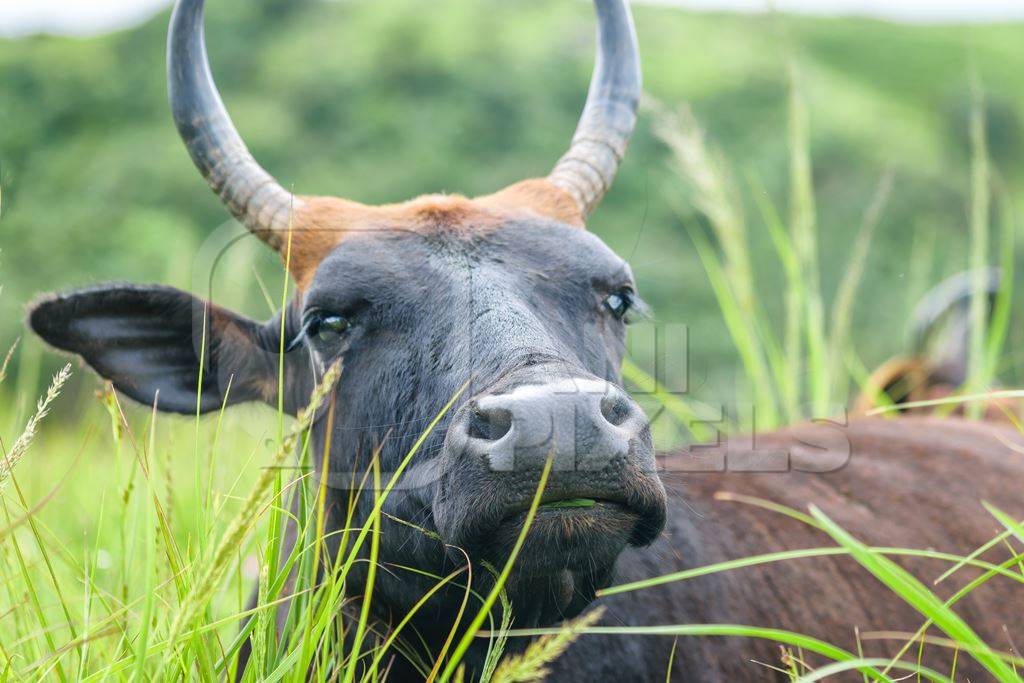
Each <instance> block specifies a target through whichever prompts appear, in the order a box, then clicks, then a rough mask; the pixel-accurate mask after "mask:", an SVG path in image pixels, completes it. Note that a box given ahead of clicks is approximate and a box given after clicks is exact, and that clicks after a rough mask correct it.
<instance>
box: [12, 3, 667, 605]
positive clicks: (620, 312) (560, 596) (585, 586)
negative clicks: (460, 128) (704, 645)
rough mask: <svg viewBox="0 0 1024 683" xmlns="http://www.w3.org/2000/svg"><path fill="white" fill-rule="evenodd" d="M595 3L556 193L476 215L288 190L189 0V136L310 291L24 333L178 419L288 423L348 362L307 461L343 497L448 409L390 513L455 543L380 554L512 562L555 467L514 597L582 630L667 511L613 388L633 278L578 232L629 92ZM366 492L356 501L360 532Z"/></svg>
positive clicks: (47, 311)
mask: <svg viewBox="0 0 1024 683" xmlns="http://www.w3.org/2000/svg"><path fill="white" fill-rule="evenodd" d="M595 6H596V8H597V13H598V17H599V25H600V26H599V40H598V43H599V47H598V56H597V65H596V68H595V71H594V77H593V81H592V83H591V88H590V94H589V96H588V99H587V103H586V107H585V109H584V111H583V115H582V118H581V120H580V123H579V127H578V129H577V131H576V134H575V136H574V138H573V141H572V144H571V146H570V148H569V151H568V152H567V153H566V154H565V155H564V156H563V157H562V158H561V159H560V160H559V161H558V163H557V164H556V166H555V167H554V169H553V170H552V172H551V173H550V174H549V175H548V176H547V177H544V178H540V179H534V180H527V181H524V182H520V183H517V184H515V185H512V186H511V187H508V188H506V189H504V190H501V191H499V192H497V193H495V194H491V195H488V196H484V197H478V198H475V199H467V198H465V197H461V196H447V195H435V196H426V197H420V198H418V199H415V200H412V201H409V202H406V203H402V204H396V205H389V206H377V207H371V206H365V205H362V204H358V203H356V202H352V201H348V200H344V199H338V198H334V197H311V196H299V195H293V194H291V193H290V192H289V191H287V190H285V189H284V188H283V187H282V186H281V185H280V184H279V183H278V182H277V181H276V180H275V179H274V178H273V177H272V176H270V175H269V174H268V173H267V172H266V171H265V170H264V169H262V168H261V167H260V166H259V165H258V164H257V163H256V162H255V161H254V160H253V158H252V156H250V154H249V152H248V150H247V149H246V147H245V145H244V143H243V141H242V139H241V138H240V137H239V135H238V133H237V132H236V130H235V128H234V126H233V125H232V123H231V120H230V118H229V117H228V114H227V112H226V111H225V109H224V106H223V104H222V102H221V99H220V97H219V95H218V93H217V90H216V87H215V85H214V83H213V79H212V76H211V73H210V68H209V64H208V62H207V57H206V49H205V45H204V39H203V27H202V9H203V1H202V0H179V2H178V4H177V7H176V9H175V12H174V15H173V17H172V20H171V27H170V34H169V46H168V61H169V64H168V77H169V83H170V85H169V90H170V101H171V106H172V109H173V113H174V119H175V122H176V124H177V127H178V130H179V132H180V134H181V136H182V138H183V139H184V141H185V144H186V146H187V148H188V150H189V153H190V154H191V157H192V159H193V161H194V162H195V164H196V166H197V167H198V168H199V170H200V171H201V172H202V174H203V176H204V177H205V178H206V180H207V181H208V183H209V184H210V186H211V187H212V188H213V190H214V191H215V192H216V193H217V194H218V195H219V196H220V198H221V199H222V200H223V202H224V203H225V205H226V206H227V208H228V209H229V210H230V211H231V213H232V214H233V215H234V216H235V217H236V218H238V219H239V220H240V221H241V222H242V223H244V224H245V225H246V226H247V227H248V229H249V230H250V231H251V232H252V233H253V234H255V235H256V236H257V237H259V238H260V239H261V240H263V241H264V242H266V243H267V244H268V245H269V246H270V247H271V248H273V249H274V250H276V251H277V252H279V253H280V254H281V255H282V257H283V258H284V260H285V261H286V263H287V265H288V268H289V271H290V273H291V274H292V276H293V277H294V279H295V281H296V283H297V285H298V292H299V293H298V295H297V296H296V297H295V299H294V300H293V302H292V303H291V304H290V306H289V307H287V309H286V310H284V311H281V312H280V313H279V314H278V316H277V317H276V318H275V319H273V320H271V321H269V322H267V323H258V322H255V321H252V320H249V319H246V318H244V317H242V316H240V315H237V314H235V313H232V312H230V311H227V310H224V309H222V308H219V307H217V306H215V305H213V304H211V303H209V302H204V301H201V300H199V299H196V298H194V297H192V296H191V295H189V294H187V293H185V292H181V291H178V290H174V289H171V288H167V287H157V286H149V287H137V286H124V285H120V286H105V287H98V288H92V289H86V290H81V291H75V292H71V293H67V294H60V295H56V296H52V297H49V298H46V299H44V300H43V301H41V302H39V303H37V304H36V305H35V306H34V307H33V308H32V310H31V313H30V324H31V326H32V328H33V329H34V330H35V331H36V332H37V333H38V334H39V335H40V336H42V337H43V338H44V339H45V340H46V341H47V342H49V343H50V344H52V345H53V346H55V347H57V348H59V349H62V350H65V351H69V352H72V353H75V354H78V355H80V356H81V357H82V358H83V359H84V360H85V361H86V362H87V363H88V364H89V365H90V366H92V367H93V368H94V369H95V370H96V371H97V372H98V373H99V374H100V375H102V376H103V377H105V378H107V379H109V380H110V381H111V382H112V383H113V384H114V386H115V387H116V388H117V389H118V390H119V391H121V392H122V393H124V394H126V395H127V396H130V397H131V398H133V399H135V400H137V401H140V402H142V403H145V404H153V403H154V402H155V403H156V406H157V408H158V409H160V410H163V411H169V412H179V413H192V412H195V411H196V410H197V409H198V410H200V411H202V412H206V411H211V410H217V409H219V408H220V407H221V406H222V405H223V404H231V403H236V402H241V401H265V402H268V403H270V404H272V405H278V404H280V405H283V406H284V407H285V409H286V410H288V411H291V412H293V413H294V412H296V411H298V410H299V409H301V408H302V406H303V404H304V401H305V400H307V399H308V397H309V394H310V391H311V389H312V388H313V386H315V384H316V382H317V378H318V377H319V376H320V375H321V374H322V373H323V372H324V369H325V368H326V367H327V366H329V365H331V364H333V363H335V362H336V361H339V360H340V361H341V363H342V368H343V369H342V372H341V378H340V380H339V381H338V383H337V385H336V387H335V388H334V389H333V392H334V396H333V404H334V405H333V410H332V413H331V415H332V417H331V419H329V420H328V419H321V420H319V421H318V422H317V423H316V424H315V426H314V429H313V437H312V443H313V447H314V453H315V454H318V455H319V457H318V455H315V456H314V457H313V460H314V461H315V462H317V464H318V465H319V464H320V462H321V459H322V454H323V453H324V452H325V449H326V448H328V447H329V451H328V452H329V460H328V463H327V467H328V471H327V473H326V475H327V477H328V481H327V484H328V487H329V491H330V495H331V496H332V500H335V501H336V502H338V501H341V502H343V501H347V500H348V493H347V490H348V489H349V488H351V487H352V486H355V485H358V484H359V481H360V480H361V477H360V473H362V472H365V471H366V469H367V467H368V466H369V464H370V461H371V459H372V458H377V460H378V464H379V465H380V467H381V469H382V470H383V471H384V472H385V473H386V472H389V471H394V470H395V469H396V468H397V467H398V464H399V463H400V462H401V461H402V460H403V458H405V456H406V454H407V453H408V452H409V450H410V448H411V447H412V444H413V443H414V442H415V441H416V440H417V438H419V437H420V435H421V434H423V431H424V429H425V427H426V425H427V424H428V423H429V422H430V421H431V419H432V418H434V417H435V416H436V415H438V414H439V413H440V412H441V411H442V408H443V407H444V406H445V405H446V404H447V403H448V402H449V400H450V399H452V397H454V396H457V395H458V396H459V399H458V401H457V402H456V404H455V405H454V407H453V408H452V409H451V410H450V411H449V412H448V413H447V414H446V417H445V419H444V421H443V422H442V423H441V424H440V425H439V426H438V427H437V428H436V429H435V430H434V431H433V432H431V433H430V435H429V436H428V438H427V440H426V441H425V442H424V444H423V446H422V448H420V450H419V451H418V454H417V455H416V457H415V459H414V461H413V462H412V466H411V468H410V469H409V470H408V472H407V474H406V475H405V477H404V479H403V480H402V481H401V483H400V485H399V487H398V488H397V489H396V490H395V491H394V492H393V493H392V494H391V496H390V498H389V499H388V502H387V506H386V508H385V511H386V512H387V513H388V515H389V520H390V519H394V518H398V519H404V520H408V521H409V522H412V524H413V525H415V527H419V528H420V529H426V530H428V531H432V532H436V534H437V536H438V537H439V538H440V539H441V540H442V541H443V542H440V543H439V542H436V541H435V540H432V536H433V535H432V534H431V535H424V534H422V532H421V531H419V530H417V529H415V528H413V527H412V526H409V525H400V524H397V523H392V522H390V521H389V522H387V523H386V528H385V531H384V536H383V538H384V540H383V542H382V549H381V556H382V560H384V561H394V562H396V563H398V564H402V565H414V566H418V567H420V568H422V569H427V570H431V571H440V570H441V569H443V568H444V566H445V565H450V564H451V563H452V562H453V561H459V562H461V561H462V558H463V557H464V555H463V554H462V553H463V551H464V552H465V553H466V554H468V556H469V557H470V558H472V559H474V560H486V561H489V562H492V563H500V562H501V561H502V559H503V558H504V557H506V556H507V555H508V553H509V550H510V547H511V545H512V543H513V541H514V540H515V538H516V536H517V534H518V533H519V530H520V528H521V526H522V522H523V519H524V512H525V511H526V510H527V508H528V506H529V503H530V500H531V498H532V497H533V495H534V492H535V490H536V489H537V484H538V481H539V475H540V472H541V471H542V468H543V466H544V464H545V463H546V462H547V460H548V459H549V458H552V459H553V460H554V464H553V469H552V472H551V475H550V479H549V482H548V485H547V487H546V489H545V491H544V494H543V503H544V505H543V506H542V509H541V511H540V513H539V515H538V517H537V520H536V522H535V525H534V527H533V529H532V531H531V533H530V535H529V538H528V542H527V544H526V546H525V548H524V550H523V553H522V555H521V560H520V562H519V565H518V570H517V571H516V574H515V578H514V581H513V584H512V585H513V590H512V598H513V602H514V604H515V610H516V614H517V615H519V618H518V619H517V622H518V623H520V624H525V623H544V622H550V621H552V620H554V619H556V618H558V617H560V616H563V615H571V614H573V613H575V612H578V611H579V610H581V609H582V608H583V607H584V606H585V605H586V604H587V603H588V602H589V601H590V600H591V599H592V598H593V596H594V591H595V590H596V589H597V588H599V587H600V586H602V585H604V584H606V583H608V582H609V581H610V580H611V575H612V570H613V566H614V563H615V561H616V558H617V557H618V555H619V554H620V552H621V551H622V550H623V549H624V548H625V547H626V546H627V545H629V544H632V545H644V544H647V543H650V542H651V541H652V540H653V539H654V538H655V536H656V535H657V534H658V533H659V532H660V530H661V528H662V526H663V523H664V517H665V492H664V489H663V487H662V485H661V482H660V481H659V479H658V476H657V474H656V473H655V466H654V454H653V450H652V443H651V435H650V431H649V429H648V425H647V422H646V419H645V417H644V415H643V413H642V411H641V409H640V408H639V407H638V406H637V404H636V403H635V402H634V401H633V400H632V399H631V398H630V397H629V396H628V395H627V394H626V392H625V391H624V390H623V389H622V388H621V386H620V376H619V368H620V364H621V361H622V354H623V348H624V336H625V326H626V324H627V323H628V322H629V321H630V320H631V319H632V318H633V317H634V316H635V315H637V314H638V313H639V312H640V311H641V309H642V303H641V301H640V299H639V298H638V296H637V292H636V285H635V283H634V281H633V277H632V274H631V272H630V269H629V266H628V265H627V264H626V263H625V261H623V260H622V259H621V258H620V257H618V256H617V255H615V254H614V253H613V252H612V251H611V250H610V249H609V248H608V247H607V246H605V244H604V243H603V242H602V241H601V240H600V239H598V238H597V237H595V236H594V235H592V234H590V233H588V232H586V231H585V229H584V222H585V219H586V217H587V215H588V214H589V213H590V211H591V210H592V209H593V208H594V207H595V206H596V204H597V203H598V201H599V200H600V198H601V196H602V195H603V194H604V193H605V191H606V190H607V189H608V187H609V186H610V184H611V182H612V179H613V177H614V175H615V172H616V169H617V166H618V164H619V161H620V159H621V157H622V154H623V152H624V151H625V147H626V143H627V140H628V137H629V135H630V133H631V132H632V129H633V126H634V123H635V110H636V106H637V101H638V98H639V94H640V73H639V63H638V55H637V49H636V42H635V41H636V38H635V34H634V30H633V26H632V19H631V17H630V14H629V10H628V7H627V4H626V1H625V0H595ZM282 316H283V320H282ZM282 330H284V337H285V339H284V343H283V344H282V343H281V331H282ZM283 348H284V349H286V352H285V353H284V357H283V358H282V357H281V350H282V349H283ZM281 369H283V376H284V381H283V382H279V371H280V370H281ZM467 383H468V387H469V388H468V389H466V390H464V391H463V392H462V393H461V394H460V389H462V388H463V387H464V386H465V385H467ZM279 387H282V388H281V389H279ZM282 392H283V393H282ZM353 473H355V477H356V481H355V483H353V480H352V475H353ZM372 498H373V496H372V495H364V496H362V497H361V498H360V500H361V503H360V505H361V506H362V508H361V509H360V511H359V513H358V514H362V515H365V514H366V509H365V508H366V506H367V505H369V504H370V502H371V501H372ZM566 501H571V502H570V503H569V504H567V503H566ZM343 508H344V505H343V504H342V503H340V502H339V505H337V506H335V507H333V508H332V511H331V512H330V513H329V514H331V515H335V516H336V515H339V514H341V512H340V510H342V509H343ZM335 522H336V523H338V524H342V523H344V521H343V519H335ZM329 523H331V522H330V520H329ZM478 574H486V572H479V573H478ZM410 585H412V586H413V587H412V588H410ZM378 590H379V591H381V592H383V594H384V598H385V600H384V602H385V603H386V604H388V605H389V606H391V607H395V608H401V607H403V606H408V605H409V604H411V602H412V601H414V600H415V599H417V598H418V597H420V595H422V592H423V591H422V590H421V589H419V588H416V587H415V582H411V580H410V579H408V577H405V579H404V580H403V581H401V582H399V581H391V580H390V579H389V577H383V578H380V579H379V588H378Z"/></svg>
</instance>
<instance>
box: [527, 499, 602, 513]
mask: <svg viewBox="0 0 1024 683" xmlns="http://www.w3.org/2000/svg"><path fill="white" fill-rule="evenodd" d="M594 503H595V501H594V500H593V499H591V498H566V499H565V500H553V501H551V502H550V503H544V504H543V505H541V506H540V509H541V510H557V509H559V508H589V507H593V506H594Z"/></svg>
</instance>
